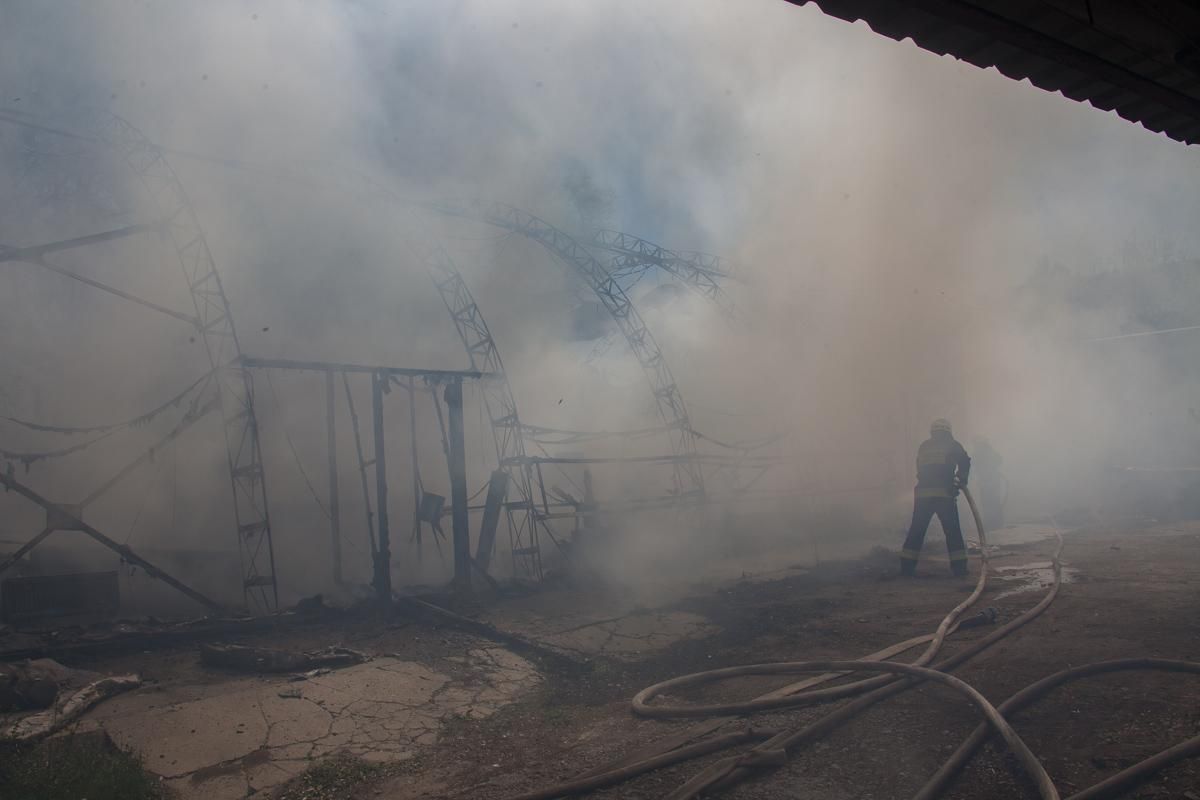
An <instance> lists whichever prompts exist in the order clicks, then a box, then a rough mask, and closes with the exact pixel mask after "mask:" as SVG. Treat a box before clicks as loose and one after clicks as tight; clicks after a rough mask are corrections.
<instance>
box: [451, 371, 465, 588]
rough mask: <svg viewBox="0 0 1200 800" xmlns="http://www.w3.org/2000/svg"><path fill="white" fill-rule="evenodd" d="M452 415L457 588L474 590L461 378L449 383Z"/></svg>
mask: <svg viewBox="0 0 1200 800" xmlns="http://www.w3.org/2000/svg"><path fill="white" fill-rule="evenodd" d="M445 398H446V408H447V410H448V416H449V426H448V427H449V429H450V430H449V445H450V447H449V452H448V456H449V457H448V458H447V462H448V465H449V467H450V512H451V519H452V521H453V526H454V588H455V591H459V592H469V591H470V590H471V530H470V520H469V518H468V516H467V448H466V443H465V438H464V435H463V387H462V380H461V379H455V380H451V381H449V382H448V383H447V384H446V391H445Z"/></svg>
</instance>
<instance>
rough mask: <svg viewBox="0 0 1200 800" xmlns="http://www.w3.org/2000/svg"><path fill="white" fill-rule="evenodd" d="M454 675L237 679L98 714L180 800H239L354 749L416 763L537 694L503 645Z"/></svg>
mask: <svg viewBox="0 0 1200 800" xmlns="http://www.w3.org/2000/svg"><path fill="white" fill-rule="evenodd" d="M464 669H465V670H467V671H468V673H469V674H468V676H460V677H458V678H455V677H452V675H450V674H443V673H440V672H437V671H434V670H432V669H430V668H429V667H427V666H425V665H422V664H419V663H416V662H412V661H403V660H400V659H398V658H386V657H385V658H377V659H375V660H373V661H370V662H368V663H366V664H360V665H356V666H353V667H348V668H346V669H342V670H337V671H334V672H330V673H327V674H324V675H319V676H315V677H312V678H309V679H307V680H304V681H299V682H296V681H291V680H289V678H288V677H287V676H277V677H276V676H271V677H255V678H233V679H230V680H227V681H221V682H216V683H205V684H187V685H178V686H168V687H162V688H157V689H150V690H147V691H144V692H135V693H133V694H129V695H125V696H121V697H117V698H114V699H113V700H111V701H110V702H108V703H106V704H104V705H101V706H99V707H98V708H96V709H95V710H94V711H93V712H92V713H90V714H89V715H88V716H87V717H86V718H85V722H84V726H85V727H92V726H94V727H101V728H104V729H105V730H107V731H108V733H109V735H111V736H112V737H113V739H114V740H115V741H116V742H118V743H119V744H121V745H123V746H125V747H129V748H132V749H133V750H135V751H137V752H139V753H140V754H141V755H142V756H143V758H144V759H145V761H146V765H147V767H148V768H149V769H150V770H151V771H152V772H154V773H156V774H158V775H160V776H162V777H163V778H164V779H165V780H166V781H167V782H168V784H169V785H170V786H171V787H172V788H173V789H174V790H175V792H176V793H177V795H178V797H179V798H180V800H189V798H204V800H234V798H241V797H245V796H246V794H247V793H248V792H258V791H263V790H265V789H270V788H272V787H275V786H278V785H279V784H281V783H284V782H285V781H287V780H288V779H289V778H291V777H293V776H295V775H297V774H299V773H301V772H303V771H304V769H306V768H307V766H308V765H309V764H310V763H311V761H312V760H313V759H319V758H322V757H324V756H327V755H330V754H332V753H336V752H348V753H351V754H353V755H356V756H359V757H361V758H364V759H367V760H369V761H376V762H387V761H398V760H404V759H407V758H411V757H412V756H413V755H414V754H415V753H416V752H417V751H418V750H419V749H420V748H423V747H428V746H430V745H432V744H434V743H435V742H436V741H437V738H438V734H439V732H440V730H441V728H442V726H443V725H444V724H445V722H446V721H448V720H450V719H452V718H469V719H482V718H484V717H488V716H490V715H492V714H494V713H496V712H497V711H498V710H500V708H502V707H503V706H504V705H505V704H507V703H509V702H511V701H512V700H514V699H515V698H516V697H517V696H518V695H520V694H521V693H523V692H525V691H527V690H528V689H529V688H531V687H532V686H534V685H535V684H536V683H537V682H538V681H539V680H540V676H539V675H538V674H537V672H536V670H535V669H534V668H533V666H532V665H530V664H529V663H528V662H527V661H525V660H524V659H522V658H520V657H519V656H516V655H514V654H512V653H510V652H508V651H506V650H503V649H499V648H478V649H475V650H471V651H469V652H468V653H467V655H466V656H465V657H464V658H463V659H461V662H460V664H459V668H458V669H456V670H454V672H457V673H461V672H462V671H463V670H464Z"/></svg>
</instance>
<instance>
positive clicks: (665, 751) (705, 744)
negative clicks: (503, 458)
mask: <svg viewBox="0 0 1200 800" xmlns="http://www.w3.org/2000/svg"><path fill="white" fill-rule="evenodd" d="M962 491H963V494H964V496H965V497H966V498H967V503H968V505H969V506H970V508H971V514H972V517H973V518H974V523H975V529H976V531H978V534H979V551H980V556H981V562H982V563H981V566H980V571H979V580H978V582H977V583H976V586H975V589H974V591H973V592H972V593H971V595H970V596H969V597H967V599H966V600H964V601H963V602H962V603H959V604H958V605H957V606H956V607H955V608H954V609H952V610H951V611H950V613H948V614H947V615H946V616H945V617H944V618H943V619H942V621H941V623H940V624H939V625H938V628H937V630H936V631H935V632H934V633H932V634H928V635H925V636H919V637H915V638H913V639H909V640H907V641H904V642H900V643H898V644H895V645H892V646H891V647H888V648H885V649H884V650H881V651H879V652H878V653H873V654H871V655H869V656H866V657H865V658H862V659H859V660H852V661H791V662H777V663H768V664H750V665H745V666H738V667H726V668H724V669H716V670H708V671H705V672H697V673H693V674H691V675H683V676H679V677H676V678H672V679H670V680H667V681H663V682H661V683H657V684H654V685H653V686H649V687H647V688H645V689H643V690H642V691H640V692H638V693H637V694H636V695H635V696H634V698H633V701H632V703H633V711H634V713H636V714H638V715H640V716H646V717H655V718H687V717H693V718H694V717H718V718H728V717H731V716H737V715H742V714H750V713H754V712H758V711H765V710H776V709H781V708H793V707H799V706H807V705H813V704H816V703H821V702H827V701H830V700H836V699H840V698H844V697H848V696H851V695H860V696H859V697H857V698H856V699H854V700H853V701H851V702H849V703H847V704H846V705H843V706H841V707H839V708H837V709H835V710H834V711H832V712H830V713H829V714H827V715H825V716H824V717H822V718H821V719H819V720H817V721H816V722H814V723H812V724H809V725H806V726H805V727H803V728H799V729H796V730H793V731H783V732H775V731H764V730H756V729H754V728H752V727H750V728H746V729H745V730H743V731H741V732H738V733H732V734H725V735H722V736H717V737H713V738H709V739H704V740H701V741H699V742H695V743H692V744H687V742H689V741H691V740H692V739H695V738H697V737H699V736H703V735H705V734H707V733H711V732H713V731H715V730H716V729H717V728H718V727H720V726H721V725H722V724H723V723H724V721H725V720H724V719H723V720H721V721H718V722H715V723H709V724H707V725H705V726H702V727H701V729H698V730H694V731H690V732H688V734H687V735H686V736H685V737H674V738H673V739H672V740H671V741H670V742H668V743H667V744H666V745H665V746H663V747H661V748H660V749H659V750H658V751H657V752H653V753H650V754H642V755H640V756H638V757H637V760H634V761H632V762H630V763H623V764H618V765H614V766H612V767H610V768H607V769H605V770H603V771H600V772H595V771H594V772H591V773H588V774H585V775H583V776H581V777H580V778H577V779H575V780H572V781H569V782H566V783H563V784H559V785H557V786H552V787H547V788H545V789H541V790H537V791H533V792H528V793H525V794H521V795H518V796H515V797H512V798H509V800H551V798H556V797H567V796H571V795H576V794H581V793H583V792H588V791H593V790H595V789H600V788H603V787H606V786H612V785H615V784H617V783H621V782H624V781H627V780H629V779H631V778H633V777H636V776H638V775H641V774H644V773H646V772H650V771H653V770H655V769H660V768H662V767H666V766H670V765H673V764H677V763H680V762H682V761H685V760H689V759H693V758H697V757H700V756H703V755H708V754H711V753H715V752H719V751H721V750H724V749H727V748H729V747H734V746H737V745H740V744H745V743H750V742H756V741H757V742H759V743H758V744H756V745H755V746H754V747H752V748H751V749H749V750H748V751H746V752H744V753H741V754H739V755H735V756H730V757H727V758H724V759H721V760H720V761H717V762H715V763H714V764H712V765H710V766H709V767H707V768H706V769H704V770H702V771H701V772H700V773H698V774H697V775H696V776H694V777H693V778H692V779H691V780H689V781H688V782H687V783H685V784H684V785H682V786H680V787H679V788H678V789H677V790H676V791H674V792H673V793H671V794H670V795H668V796H667V800H691V798H695V797H698V796H700V795H701V794H702V793H710V792H712V791H717V790H720V789H723V788H726V787H728V786H731V785H733V784H734V783H737V782H739V781H741V780H743V779H745V778H747V777H749V776H751V775H753V774H754V773H755V772H757V771H760V770H762V769H763V768H766V767H776V766H780V765H781V764H782V763H783V762H784V760H785V759H786V758H787V756H788V755H789V754H790V753H794V752H795V751H796V750H797V749H798V748H799V747H800V746H802V745H803V744H806V743H808V742H811V741H814V740H816V739H818V738H820V737H821V736H824V735H825V734H827V733H829V732H830V731H832V730H833V729H834V728H836V727H838V726H839V725H841V724H842V723H844V722H847V721H849V720H850V719H851V718H853V717H855V716H857V715H858V714H859V713H860V712H861V711H864V710H866V709H867V708H869V707H871V706H872V705H874V704H875V703H877V702H879V701H881V700H884V699H886V698H888V697H891V696H893V695H896V694H899V693H900V692H903V691H905V690H907V689H910V688H912V687H913V686H916V685H917V684H919V683H921V682H922V681H934V682H937V683H941V684H943V685H946V686H950V687H951V688H953V689H954V690H955V691H957V692H959V693H960V694H963V695H965V696H966V697H967V699H968V700H970V701H971V703H972V704H973V705H974V706H975V707H976V708H978V709H979V711H980V713H981V714H982V715H983V717H984V718H985V720H986V721H985V722H984V723H983V724H981V725H980V726H979V727H978V728H976V729H975V731H974V732H973V733H972V734H971V735H970V737H968V739H967V740H966V741H965V742H964V743H963V744H962V745H961V746H960V747H959V748H958V750H956V751H955V753H954V754H953V755H952V756H951V757H950V759H949V760H948V761H947V762H946V763H945V764H944V765H943V766H942V767H941V768H940V769H939V770H938V772H937V773H936V774H935V775H934V776H933V777H932V778H930V780H929V781H928V782H927V783H926V785H925V786H924V787H922V789H921V790H920V791H919V792H918V794H917V795H916V797H915V798H914V800H933V798H936V797H937V796H939V795H940V794H941V792H942V791H943V790H944V789H945V788H946V787H947V786H948V785H949V783H950V782H951V781H952V780H953V779H954V777H955V775H956V774H957V773H958V772H959V771H960V770H961V769H962V767H963V766H965V765H966V763H967V762H968V761H969V760H970V758H971V757H972V756H973V755H974V754H975V753H976V752H977V751H978V750H979V748H980V747H982V746H983V744H984V743H985V742H986V741H987V739H988V737H989V736H990V735H991V733H992V732H995V733H998V734H999V735H1000V737H1001V738H1002V739H1003V740H1004V742H1005V744H1007V745H1008V747H1009V749H1010V750H1011V751H1012V752H1013V754H1014V755H1015V756H1016V758H1017V760H1018V762H1019V763H1020V764H1021V766H1022V769H1023V770H1024V771H1025V772H1026V773H1027V774H1028V775H1029V777H1030V778H1031V779H1032V781H1033V783H1034V785H1035V786H1036V788H1037V791H1038V795H1039V796H1040V797H1041V798H1042V800H1059V798H1060V795H1059V793H1058V791H1057V789H1056V788H1055V787H1054V784H1053V782H1052V780H1051V779H1050V777H1049V775H1048V774H1047V773H1046V770H1045V768H1044V767H1043V766H1042V765H1041V763H1040V762H1039V761H1038V760H1037V757H1036V756H1035V755H1034V754H1033V753H1032V752H1031V751H1030V749H1029V747H1028V746H1027V745H1026V744H1025V743H1024V742H1023V741H1022V740H1021V738H1020V736H1019V735H1018V734H1017V733H1016V731H1015V730H1013V728H1012V726H1011V725H1010V724H1009V723H1008V722H1007V720H1006V719H1005V716H1004V715H1005V714H1013V713H1016V712H1017V711H1020V710H1021V709H1022V708H1025V707H1027V706H1029V705H1031V704H1032V703H1033V702H1035V701H1036V700H1037V699H1039V698H1041V697H1042V696H1044V695H1045V694H1047V693H1048V692H1050V691H1051V690H1053V689H1054V688H1056V687H1058V686H1061V685H1063V684H1064V683H1067V682H1070V681H1073V680H1077V679H1080V678H1084V677H1088V676H1092V675H1098V674H1102V673H1106V672H1115V671H1122V670H1146V669H1148V670H1159V671H1171V672H1185V673H1193V674H1200V663H1196V662H1188V661H1173V660H1167V659H1152V658H1146V659H1120V660H1115V661H1105V662H1098V663H1094V664H1087V665H1084V666H1080V667H1074V668H1072V669H1068V670H1064V671H1062V672H1058V673H1055V674H1054V675H1050V676H1048V677H1046V678H1043V679H1042V680H1040V681H1037V682H1036V683H1033V684H1031V685H1029V686H1027V687H1026V688H1024V689H1022V690H1021V691H1019V692H1018V693H1017V694H1015V695H1013V696H1012V697H1010V698H1009V699H1008V700H1007V701H1005V702H1004V703H1003V704H1001V705H1000V706H999V708H997V707H995V706H993V705H992V704H991V703H989V702H988V701H987V699H986V698H984V697H983V695H981V694H980V693H979V692H978V691H977V690H975V689H974V688H973V687H971V686H970V685H969V684H967V683H965V682H964V681H962V680H960V679H958V678H955V677H953V676H951V675H948V674H946V672H947V671H948V670H951V669H954V668H955V667H957V666H959V665H961V664H962V663H964V662H965V661H967V660H968V659H970V658H972V657H973V656H975V655H977V654H978V653H980V652H982V651H983V650H985V649H986V648H988V647H990V646H991V645H993V644H995V643H996V642H998V641H1000V640H1001V639H1003V638H1004V637H1006V636H1008V635H1009V634H1011V633H1012V632H1014V631H1016V630H1017V629H1018V628H1021V627H1023V626H1024V625H1027V624H1028V623H1029V622H1031V621H1033V620H1034V619H1035V618H1036V617H1038V616H1039V615H1040V614H1041V613H1042V612H1044V611H1045V610H1046V609H1047V608H1048V607H1049V606H1050V604H1051V603H1052V602H1054V598H1055V597H1056V596H1057V595H1058V591H1059V588H1060V586H1061V585H1062V565H1061V562H1060V560H1059V557H1060V555H1061V553H1062V549H1063V539H1062V535H1061V534H1060V533H1059V532H1058V530H1057V529H1056V530H1055V536H1056V537H1057V546H1056V548H1055V552H1054V555H1053V556H1052V565H1053V571H1054V583H1053V584H1052V585H1051V587H1050V588H1049V590H1048V591H1047V592H1046V594H1045V596H1044V597H1043V598H1042V599H1041V600H1040V601H1039V602H1038V603H1037V605H1035V606H1033V607H1032V608H1030V609H1028V610H1027V611H1025V612H1023V613H1022V614H1021V615H1019V616H1018V617H1016V618H1015V619H1013V620H1011V621H1010V622H1008V623H1006V624H1005V625H1003V626H1001V627H1000V628H998V629H996V630H995V631H993V632H992V633H991V634H989V635H988V636H985V637H983V638H982V639H979V640H978V641H976V642H972V643H971V644H970V645H969V646H967V647H966V648H964V649H963V650H962V651H960V652H958V653H956V654H954V655H953V656H950V657H948V658H945V659H943V660H941V661H939V662H937V663H931V662H932V661H933V659H934V658H935V657H936V656H937V653H938V651H939V650H940V649H941V646H942V644H943V642H944V641H945V638H946V637H947V636H948V635H950V634H951V633H953V632H954V631H955V630H956V629H957V627H958V622H959V618H960V617H961V615H962V613H963V612H964V611H966V610H967V609H968V608H970V607H971V605H973V604H974V603H975V602H976V601H977V600H978V599H979V596H980V595H981V594H982V593H983V590H984V588H985V586H986V584H987V573H988V555H987V539H986V534H985V532H984V528H983V523H982V520H981V519H980V515H979V511H978V508H977V507H976V504H975V499H974V498H973V497H972V496H971V493H970V492H969V491H968V490H967V489H966V488H965V487H964V488H963V490H962ZM926 642H928V643H929V646H928V647H927V648H926V649H925V652H924V653H922V654H921V656H920V657H919V658H918V659H917V660H916V661H914V662H913V663H912V664H899V663H895V662H891V661H883V660H882V659H886V658H891V657H892V656H895V655H898V654H900V653H902V652H905V651H906V650H910V649H912V648H913V647H916V646H918V645H921V644H924V643H926ZM802 672H823V673H824V674H821V675H817V676H815V677H813V678H809V679H807V680H804V681H801V682H799V683H795V684H792V685H789V686H785V687H783V688H782V689H777V690H775V691H773V692H769V693H767V694H765V695H762V696H761V697H757V698H754V699H752V700H748V701H743V702H740V703H725V704H719V705H702V706H680V705H675V706H671V705H652V704H651V703H650V701H651V700H652V699H653V698H655V697H657V696H658V695H660V694H662V693H664V692H666V691H668V690H671V689H678V688H681V687H685V686H697V685H700V684H704V683H713V682H717V681H721V680H725V679H728V678H732V677H738V676H745V675H784V674H793V673H802ZM857 672H884V673H890V674H885V675H881V676H878V677H875V678H867V679H862V680H857V681H854V682H852V683H847V684H844V685H840V686H835V687H832V688H828V689H819V690H814V691H804V690H806V689H809V688H811V687H813V686H816V685H819V684H821V683H825V682H828V681H830V680H833V679H836V678H839V677H843V676H846V675H849V674H851V673H857ZM897 675H898V676H900V677H899V678H897V677H894V676H897ZM1194 755H1200V736H1196V737H1193V738H1191V739H1188V740H1185V741H1184V742H1181V743H1179V744H1177V745H1175V746H1174V747H1171V748H1168V749H1167V750H1163V751H1161V752H1159V753H1157V754H1155V755H1153V756H1151V757H1149V758H1147V759H1145V760H1143V761H1141V762H1139V763H1137V764H1134V765H1133V766H1131V767H1129V768H1127V769H1125V770H1123V771H1122V772H1120V773H1118V774H1116V775H1113V776H1111V777H1110V778H1108V779H1106V780H1104V781H1101V782H1100V783H1098V784H1096V785H1094V786H1092V787H1090V788H1088V789H1085V790H1083V791H1081V792H1078V793H1076V794H1074V795H1071V796H1070V798H1068V800H1099V799H1100V798H1107V797H1113V796H1115V794H1116V793H1118V792H1120V791H1122V790H1123V789H1125V788H1127V787H1128V786H1131V785H1133V784H1136V783H1138V782H1140V781H1141V780H1144V779H1145V777H1146V776H1148V775H1149V774H1151V773H1153V772H1155V771H1157V770H1160V769H1162V768H1163V767H1165V766H1167V765H1168V764H1171V763H1174V762H1175V761H1178V760H1181V759H1184V758H1188V757H1191V756H1194Z"/></svg>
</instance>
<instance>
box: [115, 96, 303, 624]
mask: <svg viewBox="0 0 1200 800" xmlns="http://www.w3.org/2000/svg"><path fill="white" fill-rule="evenodd" d="M101 138H102V139H103V140H104V141H105V142H106V143H107V144H108V145H109V146H110V147H112V148H114V149H115V150H116V151H117V152H118V153H119V154H120V155H121V156H122V157H123V158H124V160H125V162H126V163H127V164H128V165H129V167H130V168H131V169H132V170H133V172H134V173H135V174H136V175H137V176H138V178H139V179H140V180H141V182H142V185H143V187H144V188H145V189H146V191H147V192H148V194H149V198H148V199H149V201H150V207H152V208H154V209H155V210H156V211H158V212H160V213H161V214H162V216H163V218H164V219H165V220H166V222H165V223H164V224H163V227H164V229H165V234H166V236H167V238H168V240H169V241H170V243H171V244H172V245H173V246H174V248H175V252H176V255H177V257H178V260H179V265H180V268H181V269H182V271H183V277H184V280H185V281H186V282H187V287H188V292H189V294H190V295H191V297H192V303H193V306H194V308H195V311H196V319H197V320H198V321H199V334H200V337H201V339H202V341H203V342H204V348H205V352H206V353H207V355H208V361H209V364H210V366H211V367H212V369H214V370H215V371H216V375H217V383H218V387H219V397H220V404H221V415H222V419H223V426H222V427H223V431H224V438H225V448H226V454H227V461H228V467H229V475H230V482H231V484H232V489H233V512H234V524H235V526H236V535H237V541H238V551H239V554H240V556H241V563H242V591H243V595H244V597H245V598H246V600H247V602H248V603H249V601H250V600H251V599H252V598H253V599H254V600H255V601H256V602H257V604H258V606H259V608H260V609H261V610H262V611H267V612H270V611H275V610H277V609H278V605H279V588H278V584H277V582H276V577H275V551H274V542H273V541H272V536H271V517H270V512H269V510H268V507H267V487H266V476H265V474H264V470H263V461H262V447H261V443H260V442H259V436H258V421H257V419H256V418H255V413H254V386H253V383H252V380H251V376H250V372H249V370H248V369H246V368H245V367H244V366H243V365H242V363H241V355H242V353H241V346H240V344H239V342H238V337H237V330H236V328H235V327H234V324H233V316H232V313H231V311H230V307H229V300H228V298H227V297H226V295H225V290H224V288H223V287H222V285H221V276H220V275H219V274H218V273H217V268H216V263H215V262H214V260H213V257H212V253H211V252H210V251H209V248H208V242H207V241H206V240H205V238H204V231H203V230H202V229H201V227H200V224H199V221H198V220H197V218H196V213H195V210H194V209H193V208H192V205H191V202H190V200H189V199H188V196H187V193H186V192H185V191H184V189H183V185H182V184H181V183H180V182H179V178H178V177H177V176H176V174H175V172H174V170H173V169H172V168H171V165H170V164H169V163H168V162H167V160H166V158H165V157H164V155H163V152H162V149H161V148H159V147H158V146H157V145H155V144H153V143H152V142H151V141H150V140H148V139H147V138H146V137H145V135H144V134H142V132H141V131H139V130H138V129H137V128H135V127H134V126H133V125H131V124H130V123H128V122H126V121H125V120H123V119H121V118H120V117H116V116H114V117H112V118H111V119H110V120H109V121H108V123H107V125H106V127H105V130H104V131H103V133H102V137H101Z"/></svg>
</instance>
